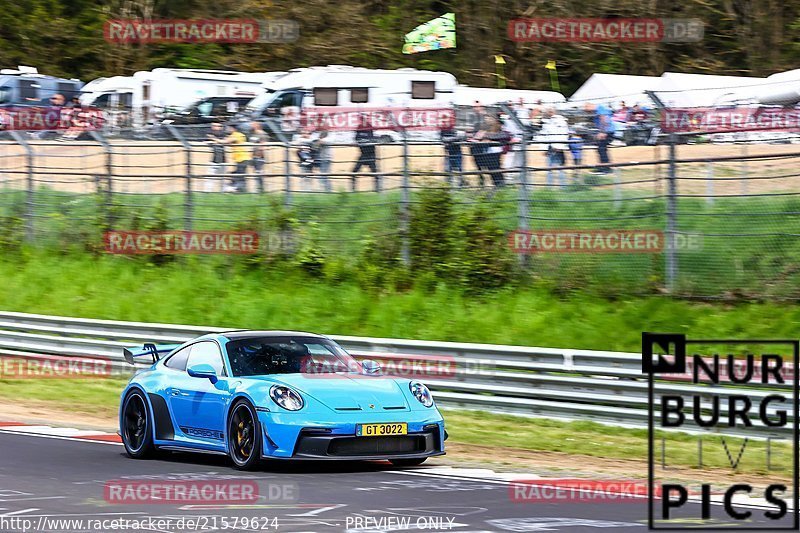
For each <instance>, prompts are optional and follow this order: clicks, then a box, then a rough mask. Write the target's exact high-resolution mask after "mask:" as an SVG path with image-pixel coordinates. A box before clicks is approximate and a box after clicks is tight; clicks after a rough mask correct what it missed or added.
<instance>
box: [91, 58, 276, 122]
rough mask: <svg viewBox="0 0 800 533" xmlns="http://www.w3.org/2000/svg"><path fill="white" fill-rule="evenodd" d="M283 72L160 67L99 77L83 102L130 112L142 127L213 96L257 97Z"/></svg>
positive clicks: (134, 120) (92, 84)
mask: <svg viewBox="0 0 800 533" xmlns="http://www.w3.org/2000/svg"><path fill="white" fill-rule="evenodd" d="M283 74H284V73H283V72H235V71H227V70H201V69H170V68H157V69H153V70H151V71H140V72H136V73H134V75H133V76H113V77H111V78H99V79H96V80H93V81H91V82H89V83H87V84H86V85H85V86H84V87H83V90H82V96H81V102H82V103H83V104H84V105H93V106H97V107H101V108H109V109H122V110H127V111H128V112H130V114H131V117H132V120H133V125H134V126H137V127H141V126H143V125H146V124H148V123H151V122H153V121H154V120H155V119H157V118H159V117H160V116H161V115H162V114H163V113H166V112H169V111H177V110H180V109H183V108H185V107H187V106H189V105H190V104H192V103H194V102H196V101H197V100H200V99H202V98H207V97H211V96H257V95H258V94H260V93H261V92H262V91H263V89H262V87H263V86H264V84H265V83H268V82H270V81H273V80H275V79H277V78H278V77H280V76H282V75H283Z"/></svg>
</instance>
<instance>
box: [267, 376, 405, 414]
mask: <svg viewBox="0 0 800 533" xmlns="http://www.w3.org/2000/svg"><path fill="white" fill-rule="evenodd" d="M260 379H265V380H269V381H271V382H274V383H276V384H283V385H286V386H289V387H291V388H293V389H295V390H296V391H298V392H299V393H300V394H303V395H306V396H311V397H312V398H314V399H316V400H317V401H319V402H321V403H323V404H325V405H326V406H328V407H329V408H331V409H333V410H334V411H337V412H352V411H359V410H363V411H372V410H374V411H375V412H379V411H384V410H387V411H393V410H394V411H400V410H408V409H409V407H408V402H407V400H406V396H405V394H403V389H402V388H401V387H402V385H401V384H400V383H397V382H396V381H395V380H394V379H392V378H387V377H370V376H361V375H358V374H316V375H315V374H281V375H276V376H269V377H266V376H265V377H264V378H260ZM371 406H373V407H371Z"/></svg>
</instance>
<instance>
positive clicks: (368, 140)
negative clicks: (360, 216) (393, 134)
mask: <svg viewBox="0 0 800 533" xmlns="http://www.w3.org/2000/svg"><path fill="white" fill-rule="evenodd" d="M355 140H356V144H357V145H358V147H359V149H360V151H361V153H360V155H359V156H358V161H356V164H355V166H354V167H353V177H352V178H351V179H352V180H353V181H352V186H353V191H355V190H356V177H357V176H356V173H357V172H358V171H359V170H361V167H363V166H366V167H367V168H369V169H370V171H371V172H372V174H373V176H374V177H375V192H380V190H381V180H380V176H379V174H378V164H377V160H376V154H375V145H376V144H377V141H376V139H375V132H373V131H372V125H371V124H370V121H369V118H367V116H366V115H362V116H361V124H360V125H359V127H358V129H357V130H356V138H355Z"/></svg>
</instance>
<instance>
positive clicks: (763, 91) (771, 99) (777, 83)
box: [756, 69, 800, 105]
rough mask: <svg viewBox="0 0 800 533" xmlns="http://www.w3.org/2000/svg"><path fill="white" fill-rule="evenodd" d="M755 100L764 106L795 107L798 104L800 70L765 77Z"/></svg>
mask: <svg viewBox="0 0 800 533" xmlns="http://www.w3.org/2000/svg"><path fill="white" fill-rule="evenodd" d="M756 100H757V101H758V103H760V104H764V105H795V104H797V103H798V102H800V69H794V70H787V71H786V72H778V73H776V74H773V75H771V76H769V77H767V79H766V80H765V81H764V82H763V84H762V85H761V86H760V87H759V88H758V92H757V94H756Z"/></svg>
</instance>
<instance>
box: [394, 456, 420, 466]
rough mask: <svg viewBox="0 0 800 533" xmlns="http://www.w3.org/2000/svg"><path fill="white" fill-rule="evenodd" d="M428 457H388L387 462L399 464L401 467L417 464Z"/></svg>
mask: <svg viewBox="0 0 800 533" xmlns="http://www.w3.org/2000/svg"><path fill="white" fill-rule="evenodd" d="M427 459H428V458H427V457H417V458H415V459H389V462H390V463H392V464H393V465H394V466H399V467H401V468H403V467H407V466H419V465H421V464H422V463H424V462H425V461H426V460H427Z"/></svg>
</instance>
